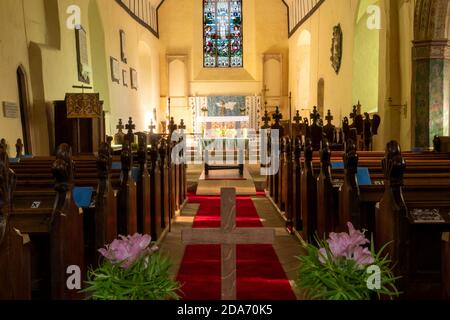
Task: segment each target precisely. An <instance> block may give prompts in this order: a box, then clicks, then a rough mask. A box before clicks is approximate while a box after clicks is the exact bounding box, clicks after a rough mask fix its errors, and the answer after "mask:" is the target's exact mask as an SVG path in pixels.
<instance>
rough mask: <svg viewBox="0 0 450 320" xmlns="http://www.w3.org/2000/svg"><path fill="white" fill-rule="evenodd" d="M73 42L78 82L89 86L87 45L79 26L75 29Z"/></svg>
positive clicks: (84, 35) (84, 32)
mask: <svg viewBox="0 0 450 320" xmlns="http://www.w3.org/2000/svg"><path fill="white" fill-rule="evenodd" d="M75 40H76V50H77V66H78V80H79V81H80V82H83V83H86V84H90V83H91V80H90V69H91V68H90V65H89V54H88V45H87V35H86V31H85V30H84V29H83V27H82V26H81V25H78V26H76V28H75Z"/></svg>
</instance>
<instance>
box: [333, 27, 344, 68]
mask: <svg viewBox="0 0 450 320" xmlns="http://www.w3.org/2000/svg"><path fill="white" fill-rule="evenodd" d="M343 38H344V36H343V33H342V28H341V25H340V24H338V25H337V26H335V27H334V28H333V43H332V45H331V58H330V59H331V65H332V66H333V69H334V71H336V74H339V70H340V69H341V63H342V45H343Z"/></svg>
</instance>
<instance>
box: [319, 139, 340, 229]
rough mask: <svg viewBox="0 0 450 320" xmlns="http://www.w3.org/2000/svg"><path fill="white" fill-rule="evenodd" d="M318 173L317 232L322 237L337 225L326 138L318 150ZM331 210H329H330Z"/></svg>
mask: <svg viewBox="0 0 450 320" xmlns="http://www.w3.org/2000/svg"><path fill="white" fill-rule="evenodd" d="M320 162H321V166H320V174H319V177H318V178H317V233H318V235H319V237H323V236H324V235H326V234H328V233H329V232H331V231H332V230H333V229H334V226H335V225H337V220H338V210H335V204H337V202H338V201H337V199H336V196H335V192H334V190H333V182H332V179H331V150H330V146H329V143H328V139H324V140H323V141H322V145H321V151H320ZM330 210H331V211H330Z"/></svg>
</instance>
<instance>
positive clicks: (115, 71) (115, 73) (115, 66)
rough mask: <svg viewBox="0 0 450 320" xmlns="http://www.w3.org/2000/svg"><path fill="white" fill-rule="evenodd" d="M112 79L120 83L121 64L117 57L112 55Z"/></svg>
mask: <svg viewBox="0 0 450 320" xmlns="http://www.w3.org/2000/svg"><path fill="white" fill-rule="evenodd" d="M111 80H112V81H113V82H117V83H120V65H119V61H118V60H117V59H116V58H113V57H111Z"/></svg>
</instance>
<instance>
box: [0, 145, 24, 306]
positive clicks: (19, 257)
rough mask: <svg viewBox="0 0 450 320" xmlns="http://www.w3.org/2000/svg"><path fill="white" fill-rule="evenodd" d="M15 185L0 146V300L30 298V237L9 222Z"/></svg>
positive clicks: (5, 156) (5, 155)
mask: <svg viewBox="0 0 450 320" xmlns="http://www.w3.org/2000/svg"><path fill="white" fill-rule="evenodd" d="M14 184H15V177H14V172H12V171H11V170H10V169H9V164H8V155H7V153H6V150H4V148H3V146H1V147H0V300H14V299H19V300H29V299H31V270H30V238H29V236H28V235H27V234H21V232H20V231H19V230H17V229H15V228H13V227H12V226H11V224H10V222H9V217H10V214H11V211H12V197H13V190H14Z"/></svg>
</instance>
